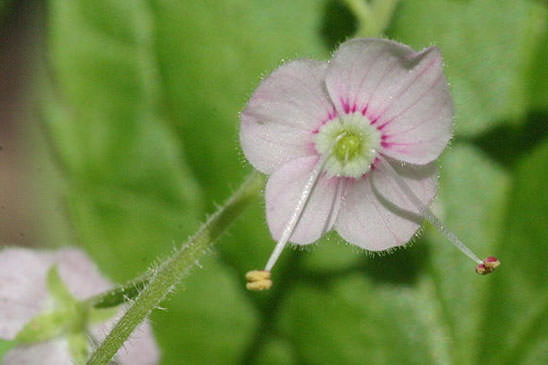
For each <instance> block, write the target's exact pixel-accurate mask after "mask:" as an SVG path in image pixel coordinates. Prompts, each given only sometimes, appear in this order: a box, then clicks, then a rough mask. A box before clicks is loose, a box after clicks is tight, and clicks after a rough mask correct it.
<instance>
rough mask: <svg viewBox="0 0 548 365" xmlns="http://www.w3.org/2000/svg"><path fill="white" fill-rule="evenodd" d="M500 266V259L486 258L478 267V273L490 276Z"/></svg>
mask: <svg viewBox="0 0 548 365" xmlns="http://www.w3.org/2000/svg"><path fill="white" fill-rule="evenodd" d="M499 265H500V261H499V259H497V258H496V257H494V256H489V257H486V258H485V259H484V260H483V263H482V264H479V265H477V266H476V272H477V273H478V274H480V275H486V274H490V273H492V272H493V271H495V269H496V268H497V267H498V266H499Z"/></svg>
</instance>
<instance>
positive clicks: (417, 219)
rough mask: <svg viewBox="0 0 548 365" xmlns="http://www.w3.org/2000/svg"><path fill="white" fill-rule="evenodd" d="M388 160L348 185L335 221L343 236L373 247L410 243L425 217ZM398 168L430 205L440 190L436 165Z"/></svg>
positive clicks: (385, 247)
mask: <svg viewBox="0 0 548 365" xmlns="http://www.w3.org/2000/svg"><path fill="white" fill-rule="evenodd" d="M385 163H386V162H384V161H383V162H381V163H380V164H378V165H377V166H376V167H375V169H374V170H373V171H371V173H370V174H369V175H367V176H366V177H365V178H362V179H360V180H358V181H356V182H355V183H354V184H353V185H352V186H349V187H348V189H347V193H346V195H345V196H344V199H343V203H342V207H341V209H340V211H339V214H338V217H337V221H336V223H335V229H336V230H337V232H338V233H339V234H340V235H341V237H343V238H344V239H345V240H347V241H348V242H350V243H353V244H355V245H358V246H360V247H362V248H365V249H367V250H371V251H381V250H386V249H388V248H391V247H395V246H400V245H403V244H405V243H407V242H408V241H409V240H410V239H411V237H413V235H414V234H415V232H416V231H417V229H418V228H419V227H420V223H421V221H422V217H421V216H420V215H419V214H418V210H417V209H416V208H415V207H414V206H413V205H412V204H411V202H410V201H409V200H408V199H407V198H406V197H405V196H404V195H403V193H402V192H401V190H400V188H399V187H398V185H397V183H396V182H395V181H394V180H393V178H392V177H391V175H390V174H389V173H388V172H387V171H386V169H387V167H386V166H385V165H384V164H385ZM395 168H396V171H397V172H398V174H399V176H400V177H401V178H402V179H403V180H404V181H405V183H407V185H408V186H409V187H410V188H411V190H412V191H413V192H414V193H415V194H416V195H417V197H418V198H419V199H420V200H421V201H422V202H423V203H424V204H425V205H429V204H430V202H431V201H432V199H433V198H434V196H435V194H436V180H437V174H436V168H435V165H434V164H429V165H424V166H412V165H400V166H397V167H396V166H395Z"/></svg>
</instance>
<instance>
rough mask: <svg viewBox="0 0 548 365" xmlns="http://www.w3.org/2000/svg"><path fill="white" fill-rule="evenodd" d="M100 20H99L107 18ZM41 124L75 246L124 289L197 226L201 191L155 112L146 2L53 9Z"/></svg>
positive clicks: (156, 85)
mask: <svg viewBox="0 0 548 365" xmlns="http://www.w3.org/2000/svg"><path fill="white" fill-rule="evenodd" d="M106 14H108V16H106ZM49 18H50V21H49V25H50V34H49V45H50V48H49V49H50V59H51V65H52V67H53V69H52V71H53V77H52V78H51V80H50V81H51V83H52V85H51V90H50V93H49V94H48V97H47V98H46V100H45V105H44V115H45V119H46V125H47V131H48V133H49V138H50V141H51V145H52V147H53V150H54V152H55V156H56V158H57V161H58V162H59V165H60V166H61V168H62V170H63V171H62V172H63V174H64V177H65V182H66V189H65V191H66V192H65V198H66V201H67V203H68V208H69V213H70V219H71V224H72V226H73V227H74V229H75V232H76V234H77V237H78V239H79V241H80V242H81V243H82V244H83V245H84V246H85V247H86V248H87V249H88V250H89V251H90V253H91V255H92V256H93V257H94V258H96V259H97V260H98V261H99V263H100V264H101V266H102V267H103V268H104V269H105V271H106V272H107V273H108V274H109V275H110V276H111V277H113V278H114V279H117V280H120V281H123V280H126V279H130V278H131V277H133V276H135V275H136V274H137V273H140V272H143V271H144V270H145V268H146V267H147V266H148V265H149V264H150V263H151V262H152V260H154V259H155V258H156V257H157V256H158V255H159V254H160V253H164V252H166V251H168V250H169V249H170V247H171V246H172V245H173V243H174V242H180V241H182V240H183V239H184V238H186V236H187V235H188V234H190V233H191V232H192V231H193V230H194V229H195V228H196V227H197V225H198V217H199V216H200V214H199V213H200V207H201V191H200V189H199V187H198V185H197V184H196V181H195V180H194V178H193V176H192V173H191V171H190V170H189V168H188V167H187V164H186V162H185V158H184V156H183V154H182V151H183V144H182V141H181V140H180V139H179V138H178V137H177V136H176V135H174V133H173V131H172V127H171V126H170V124H169V123H168V122H167V117H166V114H165V112H164V108H163V99H162V90H161V86H160V82H159V79H158V72H157V66H156V56H155V54H154V52H153V43H152V34H153V19H152V18H151V16H150V11H149V9H148V6H147V4H146V2H144V1H136V2H134V3H133V4H132V6H129V7H128V6H126V5H124V4H123V3H121V2H119V1H111V0H101V1H97V2H94V3H93V4H91V3H89V2H86V1H69V2H66V1H52V2H51V4H50V7H49Z"/></svg>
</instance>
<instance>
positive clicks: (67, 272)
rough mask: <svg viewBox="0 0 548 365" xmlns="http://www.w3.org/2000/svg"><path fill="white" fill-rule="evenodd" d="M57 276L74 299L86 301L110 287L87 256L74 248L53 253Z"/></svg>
mask: <svg viewBox="0 0 548 365" xmlns="http://www.w3.org/2000/svg"><path fill="white" fill-rule="evenodd" d="M54 255H55V257H54V261H55V263H56V264H57V265H58V270H59V275H60V276H61V279H63V282H64V283H65V284H66V285H67V288H68V289H69V290H70V293H71V294H72V295H73V296H74V297H75V298H76V299H86V298H88V297H91V296H93V295H96V294H99V293H101V292H104V291H106V290H108V289H110V288H111V287H112V284H111V283H110V282H109V281H108V280H106V279H105V278H104V277H103V275H102V274H101V273H100V272H99V269H98V268H97V266H96V265H95V264H94V263H93V261H91V259H90V258H89V257H88V255H87V254H85V253H84V252H83V251H81V250H79V249H76V248H65V249H61V250H58V251H55V253H54Z"/></svg>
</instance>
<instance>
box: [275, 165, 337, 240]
mask: <svg viewBox="0 0 548 365" xmlns="http://www.w3.org/2000/svg"><path fill="white" fill-rule="evenodd" d="M317 162H318V157H317V156H309V157H301V158H298V159H295V160H293V161H290V162H288V163H286V164H285V165H283V166H282V167H281V168H280V169H279V170H277V171H276V172H274V173H273V174H272V176H270V178H269V179H268V183H267V185H266V191H265V199H266V219H267V221H268V226H269V228H270V232H271V233H272V236H273V237H274V239H275V240H278V239H279V238H280V236H281V234H282V232H283V229H284V227H285V225H286V223H287V221H288V220H289V218H290V216H291V214H292V213H293V211H294V210H295V207H296V206H297V202H298V200H299V198H300V197H301V194H302V191H303V188H304V186H305V184H306V182H307V181H308V179H309V177H310V174H311V172H312V169H313V168H314V166H315V165H316V163H317ZM343 184H344V182H343V180H341V179H339V178H327V177H325V175H324V176H321V177H320V178H319V180H318V182H317V184H316V187H315V189H314V191H313V192H312V194H311V196H310V200H309V201H308V204H307V205H306V207H305V209H304V212H303V215H302V217H301V220H300V221H299V224H298V225H297V227H296V229H295V232H293V235H292V236H291V238H290V239H289V241H290V242H293V243H297V244H301V245H305V244H309V243H312V242H314V241H316V240H318V239H319V238H320V237H321V236H322V235H323V234H324V233H326V232H328V231H329V230H330V229H331V227H332V226H333V223H334V221H335V219H336V217H337V212H338V210H339V205H340V200H341V199H340V196H341V194H342V191H343V190H344V186H343ZM338 185H339V188H337V186H338Z"/></svg>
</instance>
